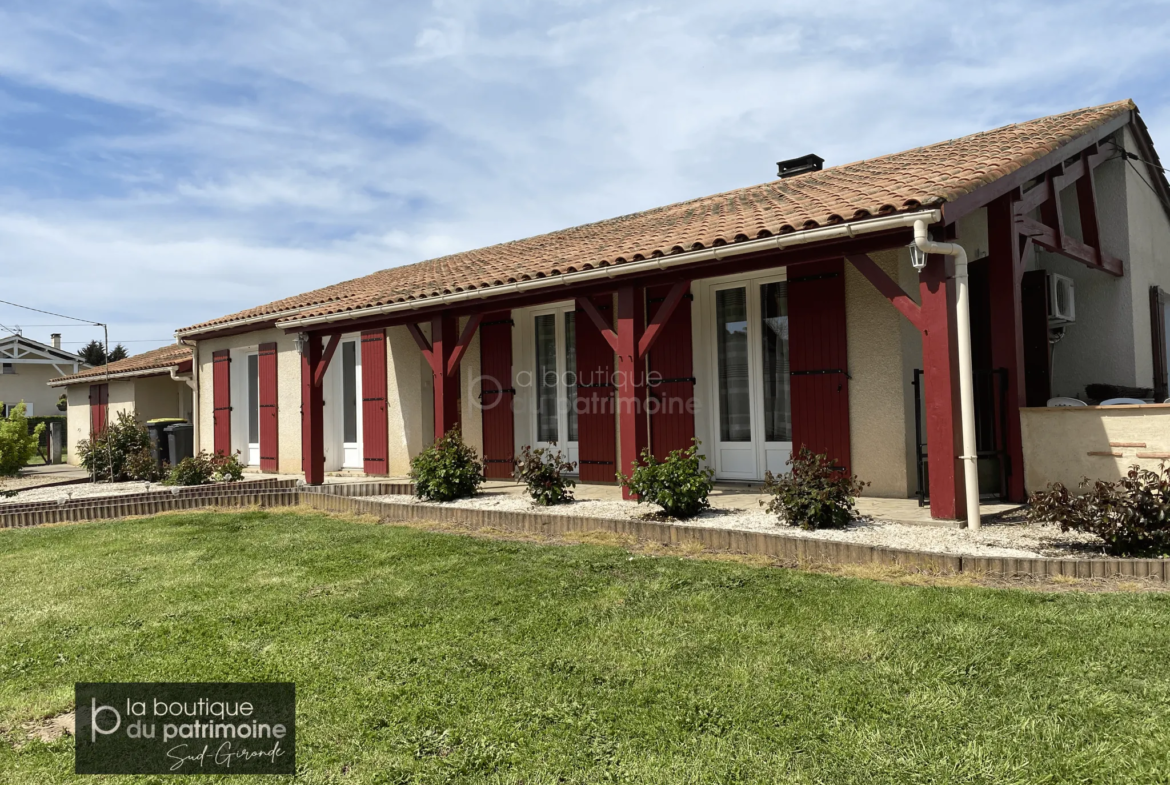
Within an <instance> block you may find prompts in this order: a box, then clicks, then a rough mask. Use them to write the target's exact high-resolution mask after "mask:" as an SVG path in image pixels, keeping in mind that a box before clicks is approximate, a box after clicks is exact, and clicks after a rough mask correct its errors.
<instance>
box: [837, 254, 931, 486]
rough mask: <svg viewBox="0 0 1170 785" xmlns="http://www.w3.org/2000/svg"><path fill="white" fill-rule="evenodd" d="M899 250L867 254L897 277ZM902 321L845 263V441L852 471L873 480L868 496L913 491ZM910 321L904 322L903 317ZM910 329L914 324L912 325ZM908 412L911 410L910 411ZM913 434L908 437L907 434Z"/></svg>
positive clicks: (853, 269)
mask: <svg viewBox="0 0 1170 785" xmlns="http://www.w3.org/2000/svg"><path fill="white" fill-rule="evenodd" d="M900 253H901V252H899V251H887V252H883V253H876V254H871V257H872V258H873V260H874V261H875V262H876V263H877V264H878V266H879V267H881V268H882V269H883V270H884V271H885V272H886V273H887V274H888V275H889V276H890V277H891V278H893V279H894V280H898V278H899V275H900V273H899V266H900V265H899V262H900V259H899V256H900ZM906 321H907V320H906V319H905V317H903V316H902V315H901V314H900V313H898V311H897V310H896V309H895V308H894V307H893V306H892V305H890V303H889V302H888V301H887V300H886V299H885V297H883V296H882V295H881V294H880V293H879V292H878V290H877V289H875V288H874V286H873V285H872V284H871V283H870V282H869V281H868V280H867V279H866V278H865V276H863V275H862V274H861V273H859V272H858V271H857V268H855V267H854V266H853V265H851V264H846V265H845V324H846V338H847V341H848V352H849V374H850V376H851V377H852V378H851V379H850V381H849V440H850V453H851V458H852V462H853V473H854V474H856V475H857V476H858V477H860V478H861V479H862V480H863V481H865V482H869V483H872V485H871V486H870V487H868V488H866V490H865V493H866V494H867V495H871V496H887V497H900V498H904V497H906V496H908V495H909V494H911V493H913V490H914V486H913V474H914V470H913V464H912V463H910V462H909V461H908V460H907V449H906V448H907V429H909V430H910V431H911V433H912V432H913V429H914V422H913V420H909V421H907V415H908V412H907V408H906V406H905V405H904V403H905V401H904V391H905V387H906V383H905V379H904V375H905V366H906V364H905V363H904V361H903V357H904V352H905V351H906V348H907V347H906V345H905V343H904V340H903V334H902V322H906ZM907 324H909V322H907ZM911 329H913V328H911ZM909 416H911V417H912V416H913V412H912V411H910V412H909ZM911 438H912V436H911Z"/></svg>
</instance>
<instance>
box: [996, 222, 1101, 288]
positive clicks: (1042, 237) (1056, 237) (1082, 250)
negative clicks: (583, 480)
mask: <svg viewBox="0 0 1170 785" xmlns="http://www.w3.org/2000/svg"><path fill="white" fill-rule="evenodd" d="M1016 226H1017V228H1018V229H1019V232H1020V234H1022V235H1024V236H1025V237H1027V238H1028V239H1029V240H1030V241H1032V242H1034V243H1036V245H1039V246H1040V247H1041V248H1043V249H1045V250H1047V251H1051V252H1052V253H1058V254H1060V255H1061V256H1067V257H1068V258H1069V259H1072V260H1073V261H1076V262H1080V263H1081V264H1083V265H1085V266H1086V267H1092V268H1093V269H1094V270H1103V271H1104V272H1107V273H1109V274H1110V275H1117V276H1120V275H1122V274H1123V270H1122V264H1121V260H1120V259H1118V258H1117V257H1115V256H1110V255H1109V254H1107V253H1105V252H1104V251H1102V250H1101V249H1100V248H1092V247H1090V246H1088V245H1086V244H1085V243H1082V242H1081V241H1080V240H1077V239H1075V238H1073V237H1069V236H1068V235H1061V234H1060V233H1059V232H1057V231H1056V229H1054V228H1053V227H1051V226H1048V225H1047V224H1043V223H1041V222H1040V221H1037V220H1036V219H1034V218H1028V217H1025V216H1020V215H1017V216H1016ZM1025 251H1026V247H1025Z"/></svg>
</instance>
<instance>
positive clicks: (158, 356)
mask: <svg viewBox="0 0 1170 785" xmlns="http://www.w3.org/2000/svg"><path fill="white" fill-rule="evenodd" d="M190 361H191V347H190V346H183V345H181V344H177V343H176V344H171V345H170V346H164V347H162V348H161V349H151V350H150V351H149V352H143V353H142V354H135V355H133V356H131V357H127V358H126V359H125V360H118V361H117V362H112V363H110V366H109V374H110V376H121V377H123V378H125V377H127V376H152V375H154V374H156V373H166V372H167V370H168V369H169V368H174V367H177V366H178V365H179V364H181V363H184V362H190ZM106 370H107V369H106V366H104V365H99V366H97V367H95V368H87V369H86V370H84V371H81V372H79V373H74V374H70V375H69V376H61V377H59V378H57V379H52V380H50V381H49V386H51V387H61V386H63V385H67V384H74V383H76V382H83V381H89V382H99V381H101V380H102V379H103V378H105V375H106Z"/></svg>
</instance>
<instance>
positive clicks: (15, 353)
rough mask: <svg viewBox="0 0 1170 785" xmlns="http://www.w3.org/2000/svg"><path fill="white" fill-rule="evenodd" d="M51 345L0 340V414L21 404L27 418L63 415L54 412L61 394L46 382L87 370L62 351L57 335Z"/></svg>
mask: <svg viewBox="0 0 1170 785" xmlns="http://www.w3.org/2000/svg"><path fill="white" fill-rule="evenodd" d="M52 342H53V343H52V345H51V346H49V345H46V344H43V343H41V342H40V341H34V340H33V339H31V338H25V337H24V336H23V335H6V336H3V337H0V403H2V404H3V406H2V411H0V414H7V413H8V411H9V410H10V409H11V408H12V407H14V406H16V405H17V404H19V403H20V402H21V401H23V402H24V404H25V414H27V415H28V416H29V417H47V416H51V415H59V414H64V412H62V411H61V410H60V409H58V408H57V401H58V400H59V399H60V397H61V393H60V391H58V390H54V389H52V388H51V387H49V386H48V385H49V380H50V379H52V378H54V377H56V376H61V375H62V374H67V373H77V372H78V371H79V370H80V369H82V368H87V367H88V366H87V365H85V363H83V362H82V361H81V358H80V357H78V356H77V355H76V354H72V353H70V352H67V351H65V350H64V349H62V348H61V336H60V335H59V334H57V333H54V334H53V336H52Z"/></svg>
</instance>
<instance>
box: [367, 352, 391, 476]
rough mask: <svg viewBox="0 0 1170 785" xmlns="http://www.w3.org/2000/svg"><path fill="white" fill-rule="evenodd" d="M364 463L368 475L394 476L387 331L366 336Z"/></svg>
mask: <svg viewBox="0 0 1170 785" xmlns="http://www.w3.org/2000/svg"><path fill="white" fill-rule="evenodd" d="M362 459H363V461H364V469H365V472H366V474H379V475H385V474H389V473H390V469H389V461H390V445H389V423H388V422H387V414H386V331H385V330H367V331H366V332H363V333H362Z"/></svg>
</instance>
